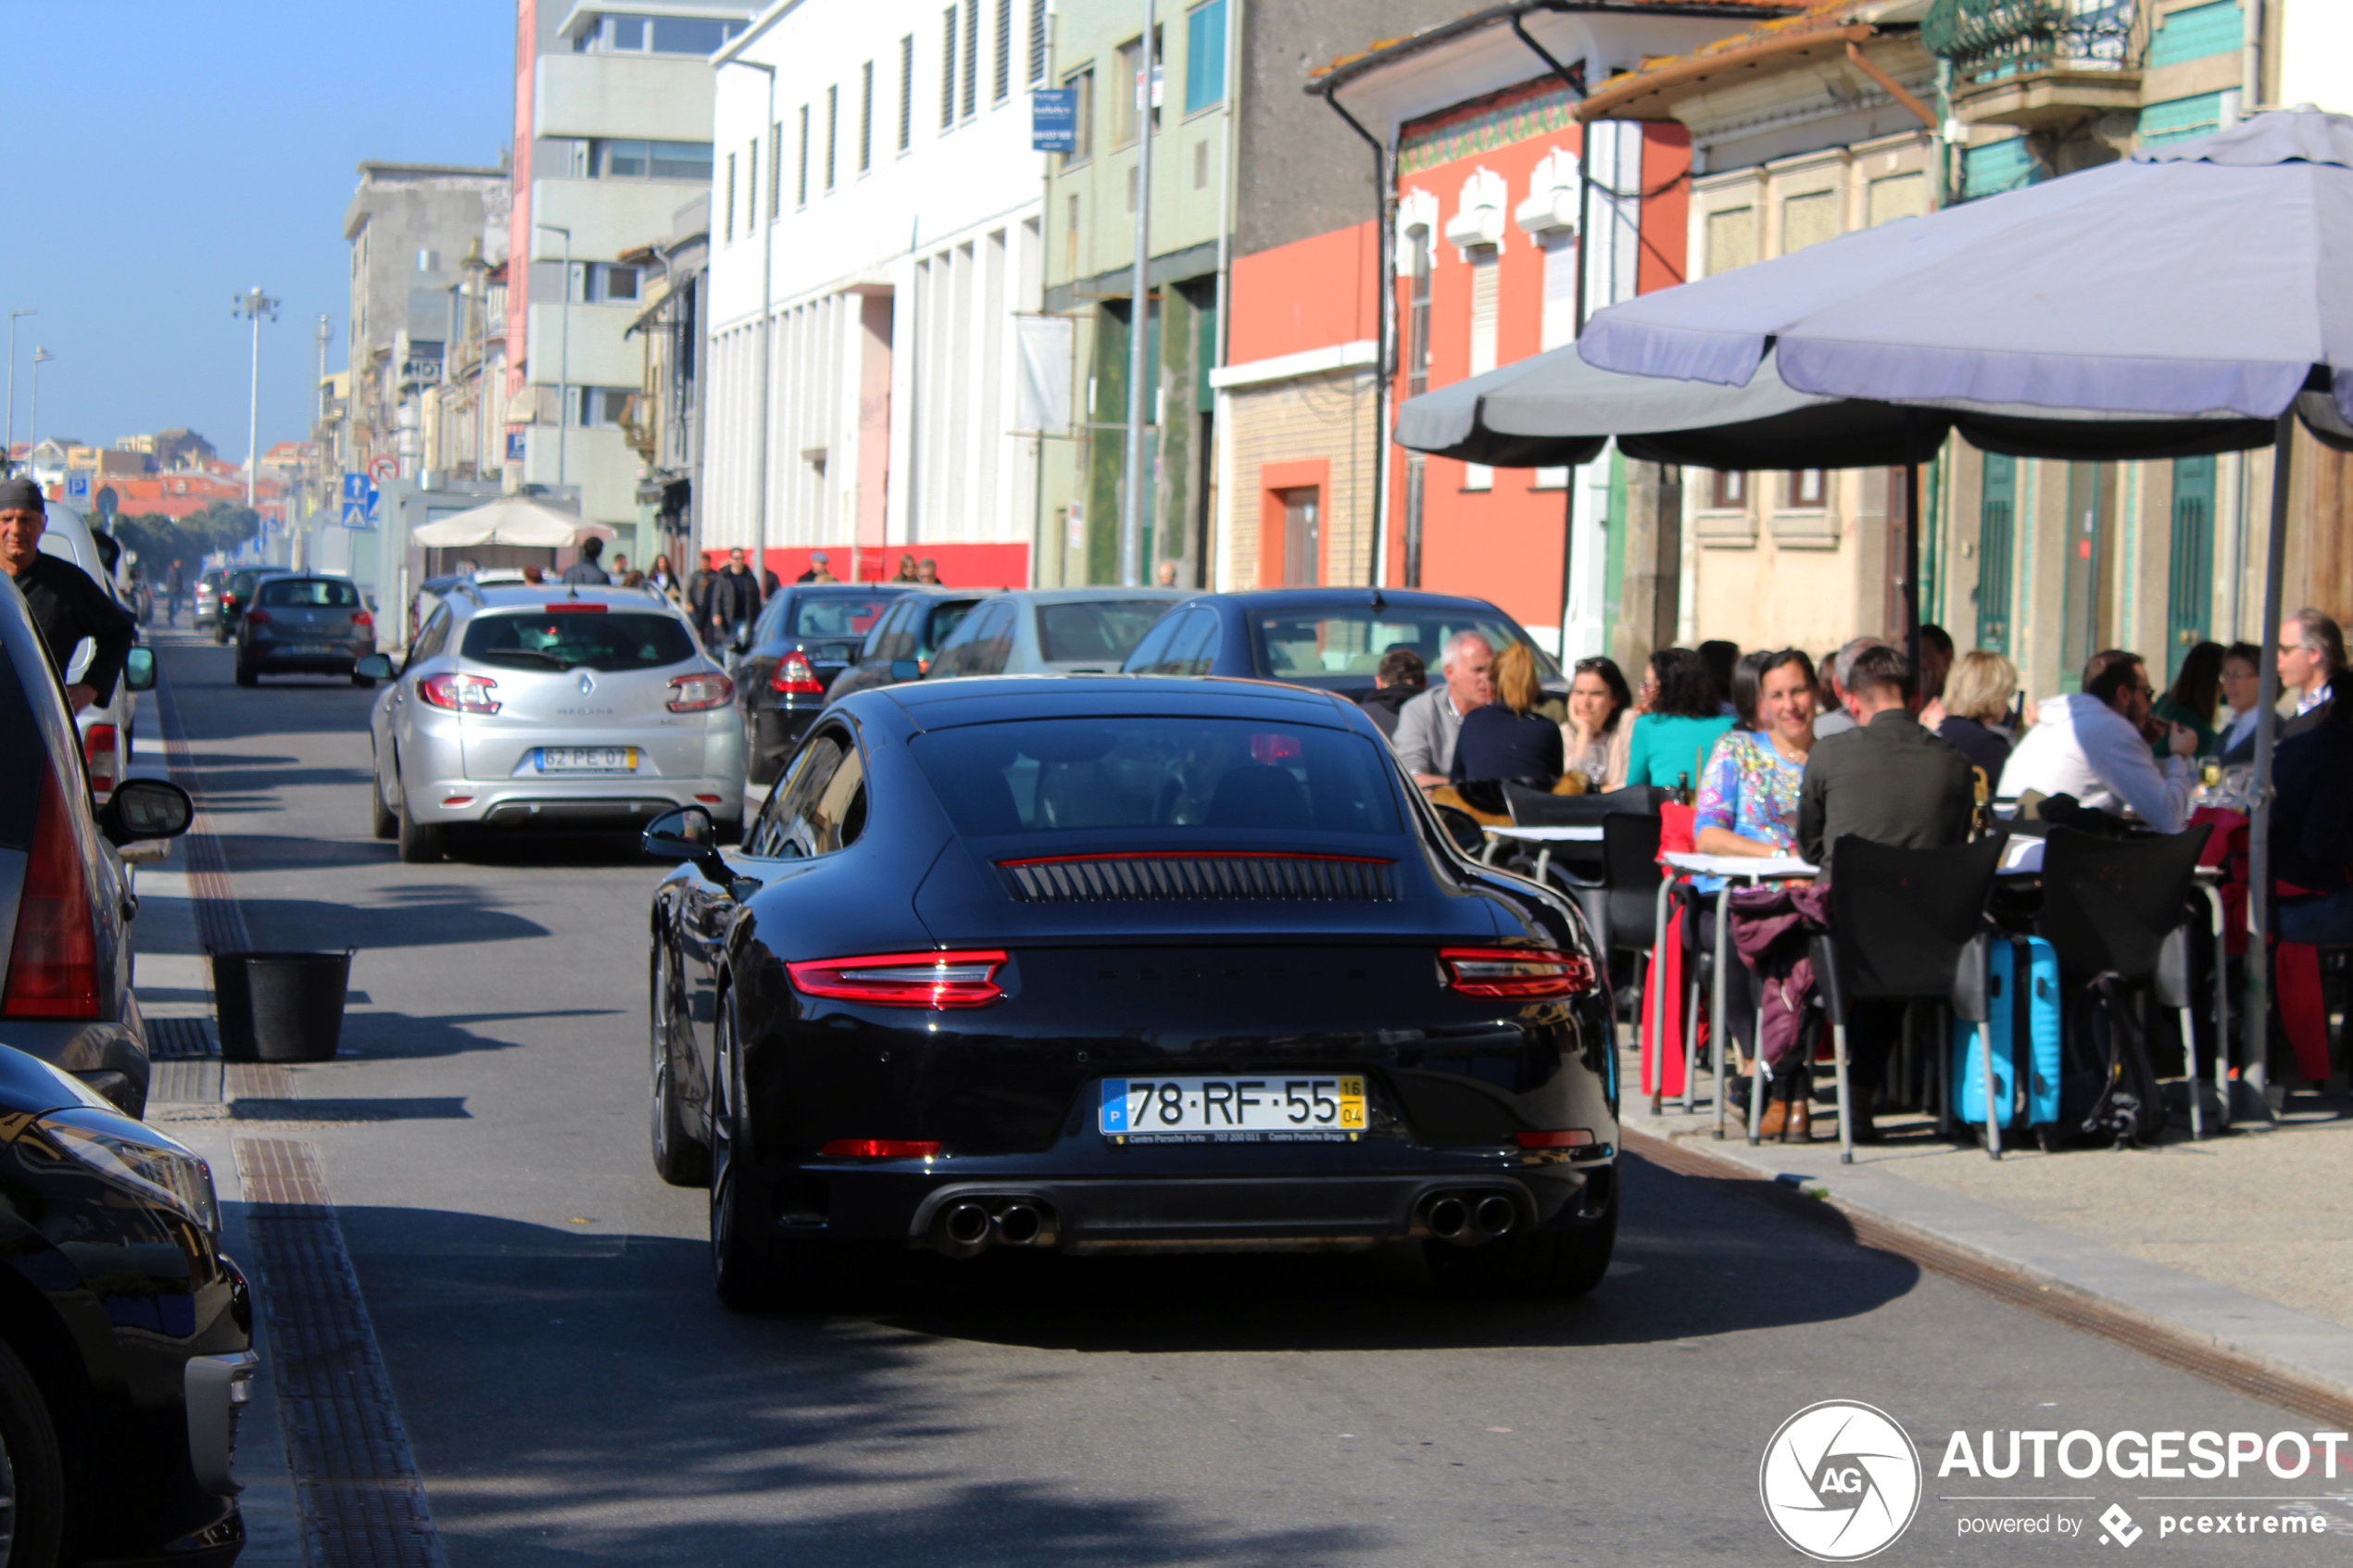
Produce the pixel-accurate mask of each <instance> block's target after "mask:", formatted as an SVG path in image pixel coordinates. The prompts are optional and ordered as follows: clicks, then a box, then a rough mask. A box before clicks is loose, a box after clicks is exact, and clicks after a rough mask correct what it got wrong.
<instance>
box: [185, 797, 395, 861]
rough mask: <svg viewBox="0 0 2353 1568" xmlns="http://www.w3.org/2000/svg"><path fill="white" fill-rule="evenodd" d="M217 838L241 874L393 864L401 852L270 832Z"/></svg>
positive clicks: (359, 841) (366, 842)
mask: <svg viewBox="0 0 2353 1568" xmlns="http://www.w3.org/2000/svg"><path fill="white" fill-rule="evenodd" d="M362 777H363V778H364V777H365V775H362ZM363 787H364V785H363ZM217 836H218V838H219V839H220V848H221V852H222V853H223V854H225V855H226V856H228V858H229V869H230V870H231V871H232V872H238V873H247V872H306V871H327V870H331V869H337V868H342V867H346V866H383V865H390V864H391V863H392V862H393V861H394V860H396V859H398V858H399V853H400V852H399V849H398V848H397V847H396V846H394V845H391V844H380V843H377V842H375V841H374V840H372V839H365V838H295V837H288V836H286V835H283V834H269V833H224V834H218V835H217Z"/></svg>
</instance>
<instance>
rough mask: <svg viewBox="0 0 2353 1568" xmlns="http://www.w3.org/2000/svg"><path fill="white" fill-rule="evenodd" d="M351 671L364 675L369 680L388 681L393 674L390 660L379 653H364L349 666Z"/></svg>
mask: <svg viewBox="0 0 2353 1568" xmlns="http://www.w3.org/2000/svg"><path fill="white" fill-rule="evenodd" d="M351 672H352V673H353V674H355V675H365V676H366V677H368V679H370V680H371V681H389V680H391V679H392V676H393V669H392V660H390V659H386V658H385V657H384V655H382V654H380V653H371V654H366V655H363V656H362V657H361V658H360V660H359V663H357V664H355V665H353V666H352V667H351Z"/></svg>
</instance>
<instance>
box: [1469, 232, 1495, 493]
mask: <svg viewBox="0 0 2353 1568" xmlns="http://www.w3.org/2000/svg"><path fill="white" fill-rule="evenodd" d="M1496 262H1497V253H1496V249H1495V247H1494V246H1493V245H1474V246H1473V247H1471V252H1470V264H1471V319H1470V373H1471V374H1472V375H1475V376H1478V375H1485V374H1486V373H1487V372H1488V371H1490V370H1493V369H1494V368H1495V331H1496V303H1497V298H1498V296H1499V295H1500V294H1501V292H1502V282H1501V280H1502V275H1503V268H1501V267H1500V266H1498V265H1497V264H1496ZM1494 487H1495V472H1494V470H1492V469H1490V468H1488V467H1486V466H1485V465H1483V464H1479V463H1468V464H1466V465H1465V466H1464V469H1463V488H1464V489H1466V490H1491V489H1493V488H1494Z"/></svg>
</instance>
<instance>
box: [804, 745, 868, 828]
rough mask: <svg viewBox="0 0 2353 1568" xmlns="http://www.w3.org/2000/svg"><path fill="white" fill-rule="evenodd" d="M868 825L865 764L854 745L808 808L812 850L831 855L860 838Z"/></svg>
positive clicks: (843, 756) (844, 754)
mask: <svg viewBox="0 0 2353 1568" xmlns="http://www.w3.org/2000/svg"><path fill="white" fill-rule="evenodd" d="M865 826H866V763H865V759H863V758H862V757H861V756H859V754H858V748H857V746H855V745H852V746H850V747H849V750H848V751H846V752H845V753H843V754H842V758H841V761H840V762H839V764H838V765H837V766H836V767H835V769H834V773H833V777H832V779H830V780H829V781H828V782H827V783H826V784H825V787H824V790H823V791H822V792H820V793H819V795H818V797H817V798H816V800H815V802H814V803H812V805H811V806H810V808H809V837H808V843H809V846H810V853H811V854H812V855H830V854H832V853H833V852H834V851H835V850H837V849H847V848H848V847H849V846H850V845H852V844H855V843H856V842H857V841H858V834H860V833H861V832H862V831H863V830H864V828H865Z"/></svg>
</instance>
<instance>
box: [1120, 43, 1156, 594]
mask: <svg viewBox="0 0 2353 1568" xmlns="http://www.w3.org/2000/svg"><path fill="white" fill-rule="evenodd" d="M1153 9H1154V6H1153V0H1144V38H1143V43H1142V44H1141V46H1140V47H1139V54H1140V55H1141V56H1142V59H1143V69H1141V70H1140V71H1139V72H1138V73H1137V76H1136V271H1135V284H1136V286H1135V289H1134V290H1133V291H1132V292H1133V294H1134V298H1133V300H1132V301H1131V303H1130V304H1129V307H1128V315H1127V464H1126V467H1127V483H1126V490H1125V493H1124V494H1123V495H1122V496H1121V501H1122V505H1121V508H1120V519H1119V581H1120V582H1121V583H1123V584H1125V585H1126V586H1127V587H1130V588H1132V587H1135V586H1136V585H1137V584H1139V583H1142V582H1143V581H1144V571H1145V568H1144V483H1145V479H1144V417H1145V415H1146V413H1147V412H1148V411H1149V410H1150V408H1151V404H1150V403H1149V402H1148V401H1147V400H1146V396H1145V393H1146V388H1145V386H1144V367H1145V365H1146V364H1147V362H1148V360H1149V354H1148V339H1147V333H1149V332H1150V331H1151V313H1152V307H1151V296H1152V286H1151V260H1152V110H1153V107H1154V106H1153V103H1152V12H1153Z"/></svg>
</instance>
